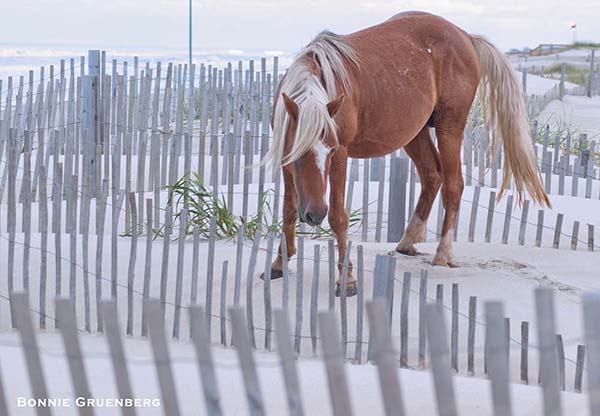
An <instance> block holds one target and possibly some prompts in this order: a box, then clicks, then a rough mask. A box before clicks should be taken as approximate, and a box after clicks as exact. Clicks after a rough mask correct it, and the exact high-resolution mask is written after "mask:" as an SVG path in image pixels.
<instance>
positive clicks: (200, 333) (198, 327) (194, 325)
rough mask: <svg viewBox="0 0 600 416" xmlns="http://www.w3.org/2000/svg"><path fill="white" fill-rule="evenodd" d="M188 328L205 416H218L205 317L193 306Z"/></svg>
mask: <svg viewBox="0 0 600 416" xmlns="http://www.w3.org/2000/svg"><path fill="white" fill-rule="evenodd" d="M190 326H191V338H192V343H193V345H194V350H195V351H196V360H197V361H198V372H199V373H200V380H201V381H202V391H203V392H204V402H205V404H206V414H208V415H215V416H220V415H221V414H222V410H221V398H220V395H219V386H218V384H217V377H216V374H215V366H214V363H213V357H212V351H211V349H210V343H209V341H208V334H207V332H206V331H207V327H206V317H205V316H204V312H203V311H202V308H201V307H200V306H197V305H193V306H191V307H190Z"/></svg>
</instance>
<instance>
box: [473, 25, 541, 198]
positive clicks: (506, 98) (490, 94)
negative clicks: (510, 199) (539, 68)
mask: <svg viewBox="0 0 600 416" xmlns="http://www.w3.org/2000/svg"><path fill="white" fill-rule="evenodd" d="M471 39H472V41H473V45H474V46H475V49H476V50H477V55H478V57H479V66H480V67H481V84H480V87H479V88H480V90H479V99H480V102H481V105H482V107H483V109H484V114H485V117H486V121H487V123H486V124H488V128H489V129H490V130H491V132H492V149H494V150H495V149H497V139H498V137H500V138H501V139H502V143H503V145H504V173H503V177H502V186H501V188H500V192H499V193H498V198H500V197H501V196H502V194H503V193H504V192H505V191H506V189H507V187H508V184H509V182H510V180H511V176H512V178H513V179H514V183H515V188H516V191H517V196H518V198H519V200H520V201H521V200H522V199H523V191H527V192H528V193H529V195H530V196H531V198H532V199H533V200H534V201H535V202H537V203H539V204H546V205H547V206H550V200H549V199H548V195H547V194H546V191H545V190H544V185H543V183H542V178H541V174H540V171H539V169H538V166H537V161H536V156H535V152H534V148H533V143H532V140H531V133H530V129H529V123H528V122H527V112H526V110H525V101H524V98H523V91H522V89H521V83H520V82H519V80H518V78H517V76H516V74H515V73H514V72H513V69H512V67H511V65H510V62H509V61H508V59H507V58H506V56H504V54H503V53H502V52H500V51H499V50H498V49H496V47H495V46H494V45H492V44H491V43H490V42H489V41H487V40H486V39H485V38H483V37H481V36H473V35H471Z"/></svg>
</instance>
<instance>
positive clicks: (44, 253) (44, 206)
mask: <svg viewBox="0 0 600 416" xmlns="http://www.w3.org/2000/svg"><path fill="white" fill-rule="evenodd" d="M39 184H40V190H39V195H40V198H39V210H40V233H41V257H40V291H39V296H40V320H39V325H40V329H46V283H47V274H48V200H47V195H46V192H47V186H48V176H47V173H46V168H45V167H44V166H40V167H39Z"/></svg>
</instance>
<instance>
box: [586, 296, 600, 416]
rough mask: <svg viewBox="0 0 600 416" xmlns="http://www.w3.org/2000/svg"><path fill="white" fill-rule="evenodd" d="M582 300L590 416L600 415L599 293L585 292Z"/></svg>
mask: <svg viewBox="0 0 600 416" xmlns="http://www.w3.org/2000/svg"><path fill="white" fill-rule="evenodd" d="M582 300H583V330H584V331H583V332H584V339H585V352H586V356H587V357H586V358H587V359H586V361H587V365H586V373H587V384H588V387H587V392H588V399H589V412H590V416H598V415H600V399H599V398H600V326H599V325H598V316H600V293H598V292H585V293H584V294H583V296H582Z"/></svg>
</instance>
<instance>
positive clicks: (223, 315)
mask: <svg viewBox="0 0 600 416" xmlns="http://www.w3.org/2000/svg"><path fill="white" fill-rule="evenodd" d="M228 267H229V261H227V260H225V261H224V262H223V268H222V271H221V292H220V298H221V302H220V307H219V321H220V329H221V344H223V345H227V269H228Z"/></svg>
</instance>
